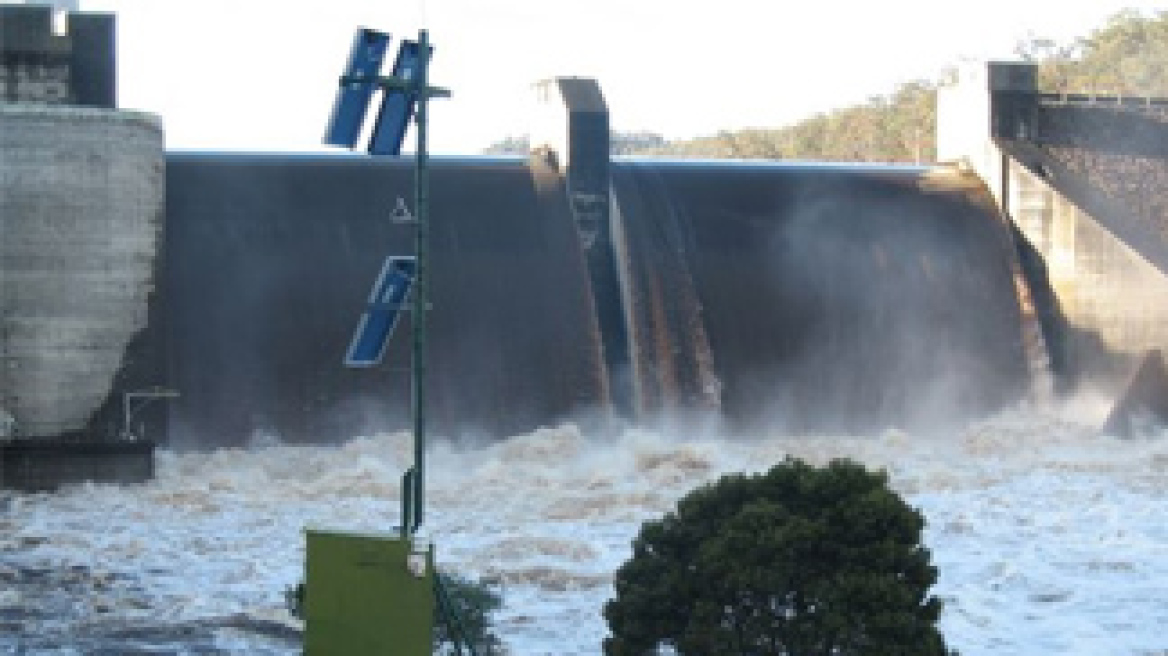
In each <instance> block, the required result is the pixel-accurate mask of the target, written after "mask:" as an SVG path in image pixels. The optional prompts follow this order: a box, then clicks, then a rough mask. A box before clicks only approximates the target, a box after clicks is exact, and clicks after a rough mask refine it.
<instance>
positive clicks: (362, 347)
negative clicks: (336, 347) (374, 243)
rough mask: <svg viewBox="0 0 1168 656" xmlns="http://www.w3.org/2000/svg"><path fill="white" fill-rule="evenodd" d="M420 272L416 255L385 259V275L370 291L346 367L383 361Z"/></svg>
mask: <svg viewBox="0 0 1168 656" xmlns="http://www.w3.org/2000/svg"><path fill="white" fill-rule="evenodd" d="M417 271H418V268H417V262H416V261H415V260H414V258H413V257H410V256H401V255H390V256H389V257H387V258H385V264H384V265H383V266H382V267H381V274H380V275H378V276H377V281H376V282H374V283H373V290H372V291H371V292H370V293H369V302H368V304H367V305H366V307H365V312H364V313H362V314H361V321H360V323H358V324H357V330H356V331H355V332H354V333H353V341H352V342H350V343H349V352H348V353H347V354H346V355H345V366H346V367H373V366H376V365H377V364H379V363H380V362H381V358H382V356H384V355H385V346H386V344H388V343H389V337H390V335H392V334H393V329H394V326H396V325H397V318H398V315H400V314H401V309H402V307H403V306H404V305H405V302H406V298H407V297H408V296H409V293H410V287H411V286H412V285H413V283H414V278H415V276H416V275H417Z"/></svg>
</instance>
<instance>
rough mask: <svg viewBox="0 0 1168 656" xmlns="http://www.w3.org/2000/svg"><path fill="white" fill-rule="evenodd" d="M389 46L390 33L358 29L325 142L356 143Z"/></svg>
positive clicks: (351, 145) (349, 145) (346, 145)
mask: <svg viewBox="0 0 1168 656" xmlns="http://www.w3.org/2000/svg"><path fill="white" fill-rule="evenodd" d="M388 49H389V35H388V34H386V33H384V32H378V31H376V30H370V29H365V28H362V29H359V30H357V36H356V37H354V39H353V49H352V51H350V53H349V65H348V66H347V67H346V68H345V76H344V78H343V79H342V81H341V88H340V91H338V92H337V101H336V104H334V105H333V114H332V117H331V118H329V122H328V127H327V128H326V129H325V134H324V142H325V143H326V144H328V145H330V146H343V147H345V148H353V147H354V146H356V145H357V139H359V138H360V136H361V125H362V124H363V123H364V122H365V112H366V111H367V110H368V109H369V101H370V100H372V98H373V91H374V90H375V89H376V87H377V76H378V75H379V74H380V72H381V63H382V62H383V61H384V60H385V51H386V50H388Z"/></svg>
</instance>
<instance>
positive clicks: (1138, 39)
mask: <svg viewBox="0 0 1168 656" xmlns="http://www.w3.org/2000/svg"><path fill="white" fill-rule="evenodd" d="M1016 54H1017V55H1018V57H1019V58H1020V59H1023V60H1025V61H1033V62H1036V63H1038V65H1039V84H1040V86H1041V88H1042V90H1043V91H1050V92H1063V93H1069V92H1075V93H1081V92H1087V93H1099V94H1120V95H1129V96H1130V95H1134V96H1162V97H1168V10H1163V11H1157V12H1154V13H1151V14H1143V13H1140V12H1138V11H1135V10H1125V11H1122V12H1120V13H1118V14H1116V15H1115V16H1112V17H1111V18H1110V19H1108V21H1107V22H1106V23H1105V24H1104V25H1103V26H1101V27H1099V28H1097V29H1096V30H1094V31H1092V33H1091V34H1090V35H1088V36H1086V37H1082V38H1079V39H1076V40H1074V41H1073V42H1071V43H1058V42H1056V41H1053V40H1050V39H1041V38H1036V39H1032V40H1030V41H1027V42H1024V43H1021V44H1019V45H1018V48H1017V50H1016ZM951 77H952V71H947V72H945V73H943V74H941V75H939V76H938V79H936V80H916V81H913V82H908V83H905V84H902V85H900V86H899V87H897V88H896V89H894V90H893V91H892V92H891V93H889V94H887V95H883V96H874V97H872V98H869V99H868V100H867V101H866V102H864V103H862V104H858V105H854V106H851V107H845V108H842V109H836V110H833V111H828V112H823V113H821V114H817V115H815V116H812V117H810V118H807V119H804V120H802V121H799V122H798V123H795V124H793V125H789V126H786V127H781V128H773V129H759V128H754V129H746V130H733V131H730V130H727V131H722V132H719V133H718V134H715V135H711V136H704V137H699V138H696V139H688V140H678V141H667V140H665V139H664V138H662V137H660V136H659V135H654V134H651V133H637V134H621V133H617V134H614V135H613V153H614V154H618V155H637V156H659V157H681V158H708V159H797V160H821V161H845V162H905V163H920V162H931V161H933V160H934V159H935V157H936V142H935V136H934V135H935V132H936V130H935V126H936V111H935V107H936V94H937V87H938V86H940V84H942V83H943V82H944V81H945V80H946V79H950V78H951ZM526 145H527V144H526V140H523V139H509V140H507V141H505V142H500V143H499V144H496V145H495V146H492V147H491V148H490V149H489V150H488V152H493V153H505V152H525V151H526Z"/></svg>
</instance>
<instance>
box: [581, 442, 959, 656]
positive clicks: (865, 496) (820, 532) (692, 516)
mask: <svg viewBox="0 0 1168 656" xmlns="http://www.w3.org/2000/svg"><path fill="white" fill-rule="evenodd" d="M923 528H924V519H923V518H922V516H921V515H920V513H918V512H917V511H915V510H913V509H912V508H911V507H909V506H908V505H906V504H905V503H904V501H903V500H901V498H900V497H899V496H898V495H897V494H896V493H895V492H894V491H892V490H891V489H890V488H889V487H888V484H887V477H886V476H885V475H884V474H883V473H873V472H869V471H867V470H865V469H864V468H863V467H862V466H861V465H859V464H856V463H854V462H850V461H846V460H836V461H833V462H831V463H830V464H829V465H828V466H827V467H825V468H815V467H812V466H810V465H807V464H805V463H803V462H801V461H799V460H795V459H787V460H785V461H784V462H782V463H781V464H779V465H777V466H775V467H774V468H772V469H771V470H770V471H769V472H767V473H765V474H761V475H755V476H745V475H730V476H725V477H723V478H722V479H721V480H719V481H718V482H717V483H715V484H712V485H708V486H705V487H702V488H699V489H697V490H695V491H693V492H691V493H690V494H688V495H687V496H685V497H684V498H682V499H681V500H680V501H679V502H678V505H677V509H676V511H675V512H671V513H669V514H667V515H666V516H665V517H664V518H663V519H661V520H658V521H650V522H647V523H646V524H645V525H644V526H642V528H641V532H640V534H639V535H638V536H637V538H636V539H635V540H634V542H633V556H632V558H631V559H630V560H629V561H628V562H626V563H625V564H624V565H623V566H621V568H620V569H619V570H618V571H617V574H616V598H615V599H613V600H610V601H609V602H608V603H607V604H606V605H605V607H604V616H605V619H606V620H607V621H608V626H609V630H610V632H611V634H612V635H611V636H610V637H609V638H607V639H606V640H605V643H604V651H605V654H607V655H609V656H624V655H636V656H643V655H645V654H656V653H658V650H659V649H661V648H669V647H671V648H672V649H674V650H675V651H676V652H677V653H679V654H691V655H692V654H703V655H712V656H715V655H726V654H776V655H778V654H799V655H806V654H834V655H841V656H846V655H849V654H890V655H891V654H896V655H898V656H912V655H933V654H946V653H947V651H946V647H945V642H944V639H943V638H942V636H941V634H940V633H939V631H938V630H937V628H936V626H935V624H936V621H937V618H938V616H939V614H940V611H941V602H940V601H939V600H937V599H936V598H934V597H930V596H928V590H929V588H930V587H931V586H932V585H933V584H934V583H935V582H936V579H937V572H936V569H935V568H934V567H932V566H931V565H930V564H929V558H930V555H929V551H928V550H927V549H926V548H925V547H923V546H922V545H921V531H922V529H923Z"/></svg>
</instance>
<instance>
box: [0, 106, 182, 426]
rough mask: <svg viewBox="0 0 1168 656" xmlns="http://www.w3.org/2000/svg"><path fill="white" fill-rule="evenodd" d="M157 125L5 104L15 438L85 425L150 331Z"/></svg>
mask: <svg viewBox="0 0 1168 656" xmlns="http://www.w3.org/2000/svg"><path fill="white" fill-rule="evenodd" d="M162 181H163V161H162V130H161V127H160V125H159V123H158V121H157V120H156V119H155V118H153V117H150V116H146V115H142V114H136V113H130V112H119V111H111V110H99V109H83V108H72V107H51V106H36V105H0V236H2V239H0V258H2V259H3V263H4V266H3V270H2V272H0V275H2V276H3V277H2V278H0V290H2V295H0V357H2V358H3V360H2V362H3V365H4V366H3V367H0V406H2V407H3V409H4V410H5V411H6V412H7V413H8V414H9V415H11V417H12V418H13V420H14V426H13V428H12V430H11V431H10V432H11V433H12V434H13V435H15V436H17V437H36V436H54V435H60V434H62V433H66V432H70V431H78V430H81V429H83V428H85V427H86V425H87V423H88V422H89V420H90V417H91V415H92V414H93V413H94V411H95V410H97V408H98V407H99V406H100V405H101V404H102V403H103V402H104V401H105V400H106V398H107V397H108V396H109V395H110V394H111V392H113V389H112V385H113V381H114V376H115V374H117V372H118V370H119V369H120V368H121V366H122V355H123V353H124V351H125V349H126V346H127V344H128V343H129V342H130V340H131V338H133V337H134V335H135V334H136V333H137V332H139V331H140V330H142V329H143V328H144V327H145V326H146V322H147V299H148V296H149V294H150V292H151V291H152V289H153V279H154V266H155V255H156V252H157V246H158V243H159V239H160V231H161V228H162V218H163V217H162V193H163V192H162V189H163V187H162Z"/></svg>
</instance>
